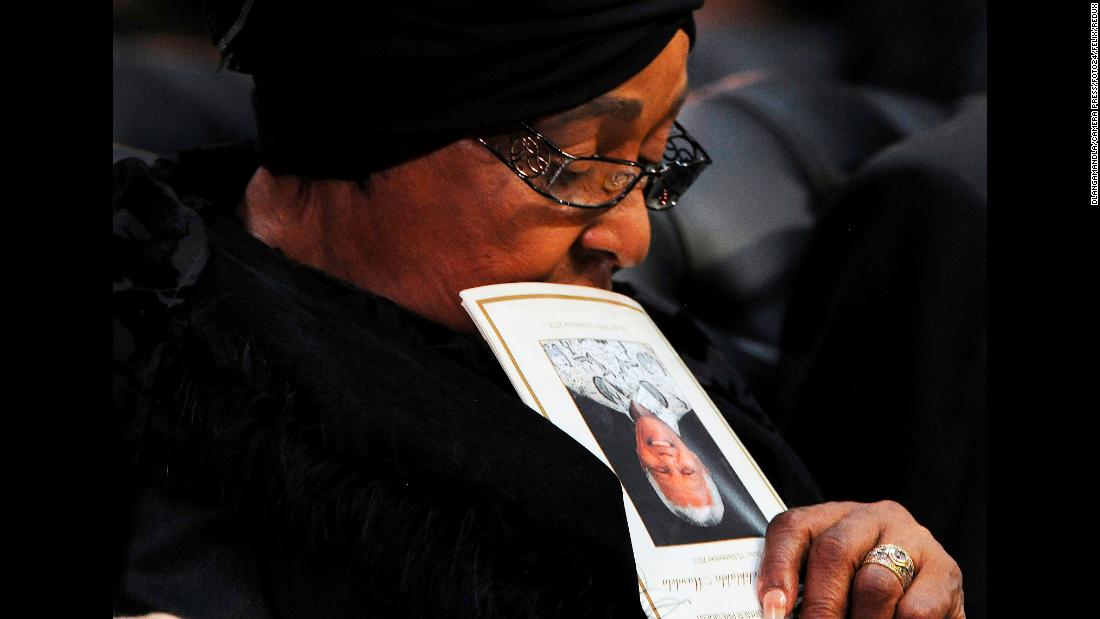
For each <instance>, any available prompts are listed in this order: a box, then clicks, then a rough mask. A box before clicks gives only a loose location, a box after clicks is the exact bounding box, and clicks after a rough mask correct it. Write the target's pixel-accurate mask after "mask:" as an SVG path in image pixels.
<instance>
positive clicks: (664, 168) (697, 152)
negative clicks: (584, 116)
mask: <svg viewBox="0 0 1100 619" xmlns="http://www.w3.org/2000/svg"><path fill="white" fill-rule="evenodd" d="M519 125H520V126H521V127H522V128H523V129H524V131H527V132H528V133H529V134H531V135H533V136H534V137H535V138H537V139H538V140H539V141H540V142H541V143H542V144H544V145H545V146H546V147H547V148H549V149H550V150H551V151H553V152H556V153H557V154H558V155H559V156H560V157H561V158H563V159H565V160H566V162H565V163H564V164H562V165H561V166H560V167H559V169H558V171H557V173H555V175H554V179H557V175H558V174H560V173H561V171H562V170H564V169H565V168H566V166H568V165H569V164H570V163H572V162H574V161H602V162H607V163H614V164H619V165H627V166H630V167H633V168H640V169H641V170H642V171H641V173H640V174H638V175H637V176H636V177H635V178H634V180H632V181H630V184H629V185H628V186H627V187H626V188H625V189H623V190H622V192H621V193H620V194H619V195H618V196H617V197H615V198H614V199H612V200H610V201H609V202H606V203H604V204H597V205H591V204H577V203H575V202H570V201H568V200H562V199H561V198H558V197H557V196H554V195H552V194H551V193H550V192H549V191H546V190H544V189H542V188H540V187H538V186H537V185H535V184H534V182H533V181H532V180H531V179H533V178H541V177H543V176H545V175H546V171H547V170H549V169H550V162H549V161H543V163H544V164H545V165H546V167H545V168H544V169H543V170H542V171H541V172H539V173H537V174H527V173H525V172H523V171H522V170H520V169H519V167H518V166H517V165H516V161H517V160H516V159H513V160H511V161H509V160H508V158H507V157H505V155H504V154H503V153H501V152H499V151H498V150H497V149H496V148H495V147H493V145H491V144H490V143H489V142H488V141H487V140H486V139H485V138H482V137H479V138H477V140H478V142H480V143H481V145H482V146H484V147H485V148H486V149H488V150H489V152H491V153H493V155H495V156H496V158H497V159H499V160H500V161H501V162H502V163H504V165H506V166H508V169H510V170H512V172H513V173H515V175H516V176H518V177H519V178H520V179H521V180H523V182H524V183H525V184H526V185H527V186H528V187H530V188H531V189H533V190H535V191H536V192H538V193H539V194H540V195H542V196H544V197H546V198H549V199H550V200H553V201H554V202H557V203H558V204H561V205H563V206H571V207H574V208H583V209H603V208H611V207H613V206H615V205H616V204H618V203H619V202H622V201H623V200H624V199H626V197H627V196H628V195H630V192H632V191H634V189H635V188H636V187H637V186H638V183H640V182H641V181H642V179H643V178H652V179H656V180H657V181H662V179H663V176H664V174H665V173H667V172H668V171H669V170H672V169H674V168H689V167H698V168H699V170H698V172H696V174H695V178H698V176H699V174H701V173H702V171H703V170H704V169H706V167H707V166H709V165H710V164H711V163H713V160H712V159H711V158H710V155H708V154H707V151H706V150H704V149H703V147H702V145H700V144H699V142H697V141H696V140H695V138H694V137H692V136H691V134H689V133H688V132H687V130H686V129H684V127H683V125H681V124H680V123H679V122H676V121H673V123H672V126H673V129H675V130H676V131H678V132H679V134H678V135H675V134H674V135H669V137H668V140H667V141H666V142H665V152H666V153H668V151H669V148H670V147H672V148H674V149H675V150H674V152H676V153H677V154H679V153H680V152H681V151H683V150H684V149H683V148H681V147H679V146H678V145H674V144H673V140H674V139H678V138H683V139H684V140H685V141H687V143H688V144H689V145H690V146H691V148H692V151H693V152H692V154H693V155H694V156H693V158H692V159H691V160H690V161H681V160H679V159H673V160H671V161H670V160H669V159H668V158H667V156H666V157H664V158H663V160H662V161H661V162H660V163H643V162H641V161H630V160H629V159H618V158H615V157H604V156H602V155H591V156H584V157H582V156H577V155H571V154H569V153H567V152H565V151H564V150H562V149H561V148H560V147H559V146H558V145H557V144H555V143H554V142H553V140H551V139H550V138H548V137H546V136H545V135H543V134H542V133H540V132H539V131H538V130H537V129H535V128H534V127H532V126H530V125H528V124H527V123H524V122H521V123H519ZM508 137H510V138H511V140H510V143H509V146H510V148H509V150H510V151H511V150H514V148H515V146H516V144H517V143H519V142H522V141H523V140H524V139H527V138H530V136H524V135H518V134H512V135H509V136H508ZM538 154H539V153H531V155H538ZM695 178H693V179H692V181H691V182H692V183H694V182H695ZM552 182H553V179H552V180H551V183H552ZM688 186H689V187H690V184H689V185H688ZM686 190H687V188H685V189H684V191H686ZM684 191H681V192H680V193H679V194H678V195H677V196H676V197H675V199H673V200H670V202H669V203H668V205H667V206H661V207H655V206H651V205H650V203H649V200H648V199H646V200H645V206H646V208H647V209H649V210H651V211H667V210H669V209H671V208H672V207H674V206H676V204H677V200H678V199H679V198H680V197H681V196H682V195H683V194H684Z"/></svg>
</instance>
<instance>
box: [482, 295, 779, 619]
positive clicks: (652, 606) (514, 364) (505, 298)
mask: <svg viewBox="0 0 1100 619" xmlns="http://www.w3.org/2000/svg"><path fill="white" fill-rule="evenodd" d="M522 299H568V300H574V301H596V302H598V303H608V304H611V305H618V306H621V307H625V308H628V309H632V310H634V311H635V312H638V313H639V314H641V315H643V316H645V317H646V319H647V320H649V323H650V325H652V326H653V330H654V331H656V332H657V333H658V334H659V335H660V336H661V339H662V340H663V341H664V344H665V347H666V348H668V349H669V350H673V351H674V352H675V349H673V348H672V345H671V344H669V342H668V339H667V338H665V336H664V333H661V330H660V329H658V328H657V325H656V323H654V322H653V319H652V318H650V316H649V314H647V313H646V312H645V310H642V309H639V308H637V307H635V306H633V305H630V304H629V303H623V302H621V301H613V300H611V299H602V298H600V297H586V296H581V295H569V294H516V295H508V296H503V297H492V298H489V299H481V300H479V301H478V302H477V305H478V308H479V309H481V313H482V315H484V316H485V320H486V321H487V322H488V323H489V326H490V327H492V328H493V333H494V334H496V337H497V341H498V342H500V344H501V346H503V347H504V351H505V352H506V353H508V360H509V361H511V362H512V367H514V368H515V369H516V373H517V374H519V377H520V380H522V381H523V386H524V387H526V388H527V392H528V393H530V394H531V398H532V399H533V400H534V401H535V404H536V405H537V406H538V407H539V413H541V414H542V416H543V417H544V418H546V419H547V420H549V419H550V415H549V414H547V412H546V409H545V408H543V406H542V402H540V401H539V398H538V396H537V395H535V390H534V389H532V388H531V383H529V382H527V377H526V376H525V375H524V374H523V370H521V369H520V367H519V363H517V362H516V358H515V356H514V355H513V354H512V350H511V349H510V348H509V347H508V343H507V342H505V341H504V337H503V336H502V335H501V334H500V329H498V328H497V325H496V323H495V322H493V318H492V317H491V316H489V312H488V310H486V309H485V305H487V304H489V303H495V302H497V301H516V300H522ZM675 357H676V360H677V361H679V362H680V367H681V369H683V371H684V373H685V374H687V375H688V377H690V378H691V380H692V382H693V383H694V384H695V388H696V389H698V390H699V393H701V394H702V395H703V397H705V398H706V399H707V401H708V402H709V403H710V407H711V410H713V411H715V412H716V413H717V417H718V419H719V421H721V422H722V425H724V426H725V427H726V430H728V431H729V433H730V436H732V437H733V440H734V441H735V442H736V443H737V446H738V447H739V448H740V449H741V453H742V455H744V456H745V458H746V459H747V460H748V461H749V464H751V465H752V467H753V469H754V470H755V471H756V474H757V475H758V476H759V477H760V479H762V480H763V481H764V485H765V486H766V487H767V489H768V491H770V492H771V494H772V497H773V498H775V500H776V502H777V503H778V504H779V506H780V507H782V508H783V510H786V509H787V504H786V503H784V502H783V499H781V498H779V494H778V493H777V492H776V491H775V488H774V487H772V483H771V481H769V480H768V478H767V477H766V476H765V475H764V472H763V471H761V470H760V466H759V465H757V464H756V460H754V459H753V457H752V455H751V454H749V451H748V450H747V449H745V445H744V444H743V443H742V442H741V439H740V438H738V437H737V433H736V432H734V431H733V428H732V427H730V424H729V422H728V421H726V418H725V417H723V416H722V413H721V412H719V411H718V407H717V406H715V404H714V401H713V400H711V399H710V395H708V394H707V392H706V390H705V389H703V386H702V385H700V384H699V379H697V378H695V375H694V374H692V373H691V370H689V369H688V367H687V365H686V364H685V363H684V360H683V359H681V358H680V355H679V354H677V355H675ZM593 440H595V437H593ZM596 445H597V447H598V446H599V442H598V441H596ZM600 451H601V453H602V452H603V449H602V448H601V449H600ZM604 458H605V459H606V458H607V454H604ZM736 539H749V538H736ZM728 541H733V540H716V541H714V542H696V543H693V544H669V545H667V546H664V547H665V548H668V547H674V546H698V545H702V544H718V543H725V542H728ZM637 576H638V586H639V587H641V590H642V593H643V594H644V595H645V598H646V601H648V602H649V607H650V609H651V610H652V611H653V615H654V617H655V618H656V619H661V614H660V612H658V611H657V605H656V604H654V603H653V598H652V597H651V596H650V595H649V590H648V589H647V588H646V586H645V581H643V580H642V576H641V574H638V575H637Z"/></svg>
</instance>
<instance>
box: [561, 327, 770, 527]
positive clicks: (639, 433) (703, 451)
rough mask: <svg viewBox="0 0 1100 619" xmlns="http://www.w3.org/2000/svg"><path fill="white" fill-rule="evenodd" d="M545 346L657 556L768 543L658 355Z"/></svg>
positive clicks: (621, 344) (614, 345) (608, 343)
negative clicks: (672, 550)
mask: <svg viewBox="0 0 1100 619" xmlns="http://www.w3.org/2000/svg"><path fill="white" fill-rule="evenodd" d="M540 343H541V345H542V349H543V351H544V352H545V353H546V356H547V358H548V359H549V360H550V363H551V364H552V365H553V366H554V370H555V371H556V372H557V374H558V376H559V377H560V378H561V381H562V383H563V384H564V385H565V387H566V388H567V389H568V391H569V394H570V396H571V397H572V399H573V401H574V403H575V404H576V406H577V409H578V410H579V411H580V413H581V416H582V417H583V418H584V421H585V424H586V425H587V426H588V428H589V430H591V432H592V435H593V437H594V438H595V439H596V442H597V443H598V444H599V446H600V449H601V450H602V451H603V454H604V457H605V458H606V459H607V460H608V462H609V463H610V464H611V467H612V469H613V470H614V471H615V473H616V475H618V477H619V479H620V481H621V482H622V484H623V488H624V489H625V490H626V494H627V496H628V497H629V499H630V501H631V502H632V503H633V504H634V507H635V509H636V510H637V511H638V514H639V516H640V517H641V519H642V522H643V524H644V525H645V528H646V531H647V532H648V533H649V536H650V538H651V539H652V541H653V544H654V546H672V545H683V544H693V543H701V542H713V541H720V540H727V539H737V538H745V537H761V536H763V535H764V530H765V529H766V527H767V519H766V518H765V517H764V514H763V513H762V512H761V511H760V509H759V507H757V505H756V503H755V502H754V501H753V499H752V497H751V496H750V495H749V493H748V491H747V490H746V489H745V486H744V484H742V483H741V481H740V479H738V477H737V475H736V474H735V473H734V471H733V468H732V467H731V466H730V464H729V462H728V461H727V460H726V458H725V456H724V455H722V452H721V451H720V450H719V448H718V446H717V445H716V444H715V442H714V439H713V438H712V437H711V436H710V434H709V433H708V432H707V430H706V428H704V426H703V425H702V423H701V422H700V420H699V417H698V416H697V414H696V413H695V411H693V410H691V407H690V406H689V405H688V404H687V403H686V401H685V399H684V398H683V396H682V393H681V390H680V388H679V387H678V386H677V385H676V384H675V382H673V380H672V378H671V377H670V374H669V372H668V371H667V370H666V369H665V368H664V366H662V365H661V363H660V361H658V360H657V356H656V354H655V353H654V351H653V349H652V348H650V347H649V346H648V345H646V344H642V343H637V342H629V341H621V340H607V339H594V338H571V339H554V340H542V341H541V342H540Z"/></svg>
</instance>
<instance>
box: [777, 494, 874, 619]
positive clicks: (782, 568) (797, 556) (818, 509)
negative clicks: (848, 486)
mask: <svg viewBox="0 0 1100 619" xmlns="http://www.w3.org/2000/svg"><path fill="white" fill-rule="evenodd" d="M858 507H859V504H858V503H822V504H820V505H812V506H809V507H796V508H794V509H791V510H788V511H785V512H783V513H782V514H779V515H778V516H776V517H775V518H773V519H772V521H771V522H770V523H769V524H768V531H767V533H766V534H765V538H764V555H763V557H761V560H760V579H759V580H758V581H757V588H758V593H759V594H760V596H761V601H762V604H763V605H764V619H776V618H778V619H782V618H783V617H786V616H787V613H789V612H790V611H791V609H792V608H793V607H794V601H795V598H796V596H797V592H798V572H799V570H800V569H801V568H802V563H803V560H804V558H805V557H806V554H807V553H808V552H809V549H810V545H811V543H812V542H813V539H814V538H815V537H817V536H818V535H820V534H821V533H823V532H824V531H825V530H826V529H828V528H829V527H831V526H832V525H833V524H834V523H836V522H837V521H839V520H841V519H842V518H843V517H844V516H846V515H847V514H848V513H849V512H851V511H852V510H853V509H856V508H858Z"/></svg>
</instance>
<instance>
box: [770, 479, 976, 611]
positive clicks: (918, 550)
mask: <svg viewBox="0 0 1100 619" xmlns="http://www.w3.org/2000/svg"><path fill="white" fill-rule="evenodd" d="M887 543H888V544H894V545H897V546H899V547H901V548H903V549H904V550H905V551H906V552H908V553H910V556H911V558H912V559H913V562H914V566H915V568H916V577H915V578H914V579H913V582H912V585H911V586H910V587H909V589H908V590H903V587H902V583H901V580H900V579H899V578H898V576H896V575H895V574H894V572H893V571H891V570H890V569H889V568H887V567H885V566H882V565H877V564H866V565H865V564H864V563H863V559H864V557H866V555H867V553H868V552H870V551H871V550H872V549H873V548H875V547H876V546H878V545H880V544H887ZM803 567H804V570H805V577H804V583H803V584H804V590H803V602H802V608H801V611H800V616H801V617H802V618H803V619H845V618H846V617H851V618H852V619H890V618H893V617H897V618H898V619H925V618H928V617H933V618H936V619H939V618H947V619H963V617H964V614H963V605H962V575H961V573H960V572H959V568H958V565H957V564H956V563H955V561H954V560H953V559H952V558H951V557H950V556H949V555H948V554H947V552H946V551H944V549H943V547H942V546H941V545H940V544H939V543H938V542H937V541H936V540H935V539H934V538H933V537H932V535H931V533H930V532H929V531H928V530H927V529H926V528H924V527H922V526H920V525H919V524H918V523H917V522H916V521H915V520H913V517H912V515H910V514H909V512H908V511H906V510H905V508H903V507H902V506H900V505H898V504H897V503H894V502H892V501H883V502H880V503H873V504H859V503H826V504H822V505H815V506H811V507H805V508H798V509H794V510H790V511H789V512H786V513H784V514H781V515H780V516H777V517H776V518H775V519H774V520H773V521H772V524H770V525H769V527H768V532H767V537H766V541H765V546H764V556H763V558H762V561H761V570H760V581H759V583H758V585H759V593H760V595H761V597H762V604H763V606H764V618H765V619H774V618H781V617H785V616H786V615H787V614H788V613H789V612H790V611H791V609H792V607H793V605H794V599H795V595H796V592H797V590H798V582H799V570H800V568H803Z"/></svg>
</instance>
